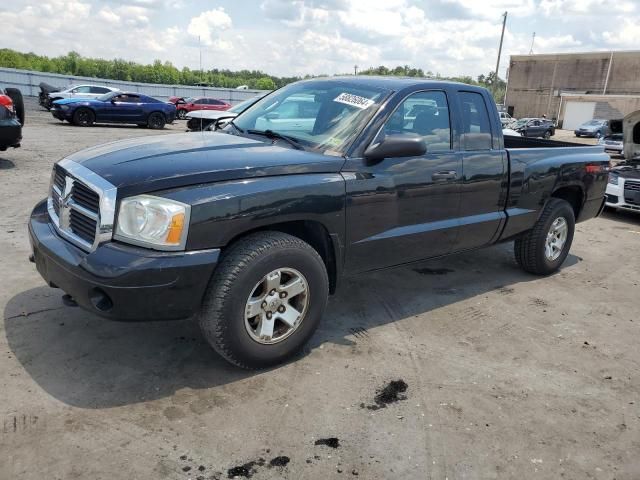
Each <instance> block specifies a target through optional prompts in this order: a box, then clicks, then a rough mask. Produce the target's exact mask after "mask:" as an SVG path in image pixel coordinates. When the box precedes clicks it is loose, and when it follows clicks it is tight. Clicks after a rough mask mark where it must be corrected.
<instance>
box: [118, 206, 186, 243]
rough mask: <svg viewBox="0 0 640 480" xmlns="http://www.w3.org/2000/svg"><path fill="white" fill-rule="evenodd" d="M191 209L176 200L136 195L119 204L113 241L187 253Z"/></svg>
mask: <svg viewBox="0 0 640 480" xmlns="http://www.w3.org/2000/svg"><path fill="white" fill-rule="evenodd" d="M190 215H191V207H190V206H189V205H186V204H184V203H181V202H177V201H175V200H169V199H166V198H160V197H154V196H152V195H137V196H135V197H129V198H125V199H124V200H122V201H121V202H120V210H119V212H118V222H117V224H116V232H115V235H114V238H115V239H116V240H121V241H123V242H128V243H132V244H134V245H140V246H143V247H149V248H155V249H156V250H184V247H185V245H186V243H187V232H188V230H189V217H190Z"/></svg>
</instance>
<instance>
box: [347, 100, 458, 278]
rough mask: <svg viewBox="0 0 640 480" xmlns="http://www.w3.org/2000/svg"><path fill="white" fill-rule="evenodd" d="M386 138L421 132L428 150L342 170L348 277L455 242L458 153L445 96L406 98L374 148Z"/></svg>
mask: <svg viewBox="0 0 640 480" xmlns="http://www.w3.org/2000/svg"><path fill="white" fill-rule="evenodd" d="M386 134H394V135H402V134H407V135H415V134H418V135H420V136H422V137H423V138H424V140H425V143H426V144H427V152H426V153H425V154H424V155H422V156H417V157H407V158H385V159H384V160H381V161H377V162H374V163H369V162H368V161H367V160H365V159H360V158H358V159H349V160H348V161H347V163H346V165H345V168H344V169H343V172H345V173H344V175H345V180H346V190H347V208H346V211H347V223H346V225H347V248H346V259H345V269H346V270H347V271H349V272H353V273H356V272H363V271H366V270H375V269H377V268H384V267H388V266H393V265H399V264H403V263H409V262H412V261H417V260H421V259H425V258H429V257H436V256H439V255H444V254H446V253H449V252H450V251H451V249H452V247H453V245H454V244H455V241H456V237H457V225H458V224H457V217H458V212H459V203H460V179H461V178H462V155H461V153H460V152H459V151H456V150H454V145H453V142H452V135H451V134H452V125H451V121H450V117H449V103H448V101H447V95H446V93H445V92H444V91H440V90H429V91H421V92H416V93H413V94H411V95H409V96H408V97H407V98H406V99H405V100H404V101H403V102H402V103H401V104H400V105H399V106H398V107H397V108H396V110H395V111H394V113H393V114H391V116H390V117H389V119H388V120H387V122H386V124H385V125H384V127H383V128H382V129H381V131H380V132H379V133H378V135H377V136H376V139H374V140H373V142H372V143H375V142H377V141H379V140H380V139H382V138H383V137H384V136H385V135H386Z"/></svg>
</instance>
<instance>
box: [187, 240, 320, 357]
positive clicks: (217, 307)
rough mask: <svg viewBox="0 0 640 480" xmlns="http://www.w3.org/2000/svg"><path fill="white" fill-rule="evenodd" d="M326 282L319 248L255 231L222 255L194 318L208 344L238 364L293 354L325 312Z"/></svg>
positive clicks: (310, 333) (314, 328)
mask: <svg viewBox="0 0 640 480" xmlns="http://www.w3.org/2000/svg"><path fill="white" fill-rule="evenodd" d="M328 294H329V281H328V276H327V270H326V268H325V265H324V262H323V260H322V258H321V257H320V255H318V252H316V251H315V250H314V249H313V247H311V246H310V245H309V244H308V243H306V242H304V241H302V240H300V239H299V238H297V237H293V236H291V235H287V234H285V233H280V232H257V233H254V234H251V235H248V236H247V237H245V238H243V239H241V240H239V241H238V242H237V243H235V244H234V245H232V246H231V247H230V249H229V251H228V252H226V253H225V255H224V257H223V260H222V261H221V263H220V264H219V265H218V267H217V268H216V271H215V273H214V276H213V279H212V280H211V283H210V285H209V287H208V289H207V292H206V293H205V297H204V302H203V306H202V309H201V311H200V313H199V314H198V319H199V323H200V328H201V329H202V332H203V334H204V336H205V338H206V339H207V341H208V342H209V344H210V345H211V346H212V347H213V348H214V349H215V350H216V351H217V352H218V353H219V354H220V355H222V356H223V357H224V358H225V359H226V360H228V361H229V362H231V363H233V364H234V365H237V366H239V367H242V368H247V369H258V368H266V367H269V366H271V365H275V364H278V363H281V362H283V361H285V360H286V359H288V358H290V357H291V356H292V355H294V354H295V353H296V352H298V351H299V350H300V349H301V348H302V347H303V346H304V344H305V343H306V342H307V341H308V340H309V338H311V335H313V332H314V331H315V330H316V328H317V327H318V324H319V323H320V319H321V318H322V315H323V313H324V309H325V307H326V304H327V297H328Z"/></svg>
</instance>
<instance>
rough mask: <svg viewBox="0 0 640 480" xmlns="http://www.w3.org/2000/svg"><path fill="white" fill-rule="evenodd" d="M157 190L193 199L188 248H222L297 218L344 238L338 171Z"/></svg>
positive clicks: (341, 184) (342, 193) (342, 191)
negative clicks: (257, 230)
mask: <svg viewBox="0 0 640 480" xmlns="http://www.w3.org/2000/svg"><path fill="white" fill-rule="evenodd" d="M160 195H162V196H163V197H166V198H171V199H174V200H178V201H180V202H184V203H187V204H189V205H191V224H190V227H189V236H188V238H187V249H188V250H201V249H207V248H222V247H224V246H226V245H227V244H228V243H229V242H230V241H231V240H233V239H234V238H236V237H238V236H239V235H242V234H243V233H245V232H249V231H251V230H255V229H258V228H264V227H266V226H269V225H275V224H279V223H284V222H293V221H300V220H307V221H315V222H318V223H320V224H322V225H323V226H324V227H325V228H326V230H327V232H328V233H329V234H331V235H333V236H337V237H338V239H339V241H340V242H341V243H342V244H344V243H343V242H344V230H345V217H344V211H345V182H344V179H343V178H342V176H341V175H340V174H338V173H318V174H302V175H282V176H273V177H260V178H251V179H245V180H233V181H227V182H219V183H213V184H207V185H197V186H191V187H185V188H182V189H178V190H172V191H167V192H162V193H160Z"/></svg>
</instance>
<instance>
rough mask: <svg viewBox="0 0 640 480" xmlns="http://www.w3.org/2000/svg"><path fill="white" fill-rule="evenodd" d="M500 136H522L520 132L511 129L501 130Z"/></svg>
mask: <svg viewBox="0 0 640 480" xmlns="http://www.w3.org/2000/svg"><path fill="white" fill-rule="evenodd" d="M502 135H510V136H512V137H521V136H522V134H521V133H520V132H516V131H515V130H514V129H513V128H503V129H502Z"/></svg>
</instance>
